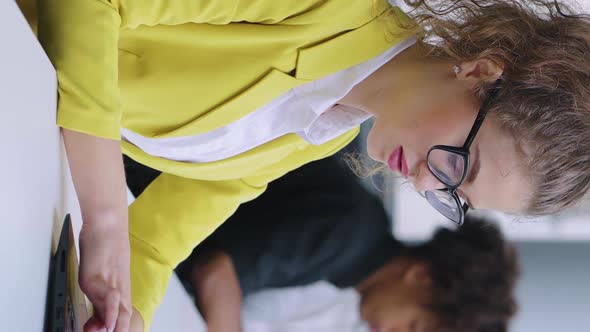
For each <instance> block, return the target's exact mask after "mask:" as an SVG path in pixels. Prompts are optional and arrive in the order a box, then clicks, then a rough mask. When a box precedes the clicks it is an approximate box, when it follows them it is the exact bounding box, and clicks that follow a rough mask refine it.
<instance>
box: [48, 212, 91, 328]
mask: <svg viewBox="0 0 590 332" xmlns="http://www.w3.org/2000/svg"><path fill="white" fill-rule="evenodd" d="M49 266H50V272H49V285H48V297H47V308H46V319H45V332H78V331H82V330H83V329H82V328H83V326H84V323H85V322H86V320H87V319H88V310H87V306H86V299H85V297H84V294H83V293H82V291H81V290H80V287H79V285H78V256H77V254H76V246H75V240H74V231H73V229H72V222H71V218H70V215H69V214H68V215H66V217H65V220H64V222H63V226H62V229H61V233H60V236H59V241H58V244H57V249H56V251H55V253H54V254H53V256H52V257H51V262H50V264H49Z"/></svg>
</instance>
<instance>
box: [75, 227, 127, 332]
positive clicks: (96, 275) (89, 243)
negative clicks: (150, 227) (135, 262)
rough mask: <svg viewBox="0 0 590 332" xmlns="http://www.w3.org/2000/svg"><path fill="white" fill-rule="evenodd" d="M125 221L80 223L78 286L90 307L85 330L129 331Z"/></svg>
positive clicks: (88, 331) (91, 331) (86, 331)
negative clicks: (89, 315) (90, 310)
mask: <svg viewBox="0 0 590 332" xmlns="http://www.w3.org/2000/svg"><path fill="white" fill-rule="evenodd" d="M129 259H130V258H129V235H128V226H127V222H126V221H125V222H116V223H108V222H96V223H84V225H83V226H82V231H81V232H80V280H79V281H80V287H81V288H82V291H83V292H84V293H85V294H86V296H88V299H89V300H90V302H92V304H93V306H94V313H93V315H92V317H91V318H90V320H88V322H87V323H86V324H85V325H84V331H85V332H95V331H115V332H127V331H129V324H130V319H131V313H132V307H131V285H130V276H129Z"/></svg>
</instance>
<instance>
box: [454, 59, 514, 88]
mask: <svg viewBox="0 0 590 332" xmlns="http://www.w3.org/2000/svg"><path fill="white" fill-rule="evenodd" d="M457 66H458V70H456V75H457V79H459V80H462V81H466V82H468V83H470V84H471V85H473V86H475V85H476V84H478V83H480V82H482V81H483V82H488V83H493V82H495V81H496V80H497V79H498V78H499V77H500V76H502V73H503V72H504V66H503V65H499V64H497V63H495V62H493V61H492V60H489V59H477V60H474V61H466V62H462V63H460V64H458V65H457Z"/></svg>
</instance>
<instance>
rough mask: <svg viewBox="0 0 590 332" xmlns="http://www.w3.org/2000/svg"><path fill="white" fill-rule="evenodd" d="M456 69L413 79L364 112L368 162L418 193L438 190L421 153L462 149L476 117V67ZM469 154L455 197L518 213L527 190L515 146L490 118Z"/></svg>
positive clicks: (476, 205) (377, 97)
mask: <svg viewBox="0 0 590 332" xmlns="http://www.w3.org/2000/svg"><path fill="white" fill-rule="evenodd" d="M461 67H463V69H462V71H463V72H462V73H460V74H457V75H452V74H451V75H446V76H445V75H429V73H427V72H418V73H414V74H413V75H410V78H409V79H406V80H405V81H404V84H403V85H400V84H398V85H396V86H395V87H391V90H389V91H388V90H387V88H385V89H383V91H382V92H381V93H379V94H376V95H374V96H373V98H372V99H371V101H370V106H369V107H368V108H367V110H369V111H370V112H371V113H372V114H373V115H374V125H373V128H372V129H371V132H370V134H369V137H368V143H367V145H368V146H367V148H368V153H369V155H370V157H371V158H373V159H374V160H376V161H379V162H382V163H384V164H386V165H388V166H389V168H391V169H392V170H393V171H394V172H398V173H399V174H400V175H402V176H403V177H405V178H407V179H408V180H409V181H410V182H412V183H413V184H414V186H415V188H416V189H417V190H418V191H425V190H434V189H441V188H443V187H444V186H443V185H442V184H441V183H440V182H439V181H438V180H437V179H436V178H435V177H434V176H433V175H432V173H431V172H430V171H429V169H428V167H427V162H426V155H427V152H428V150H429V149H430V148H431V147H432V146H434V145H450V146H456V147H461V146H463V144H464V142H465V139H466V138H467V136H468V133H469V131H470V129H471V127H472V125H473V123H474V121H475V118H476V116H477V113H478V110H479V107H480V102H479V101H478V99H477V98H476V97H475V96H474V94H473V92H472V91H473V88H472V86H473V84H472V83H473V81H474V80H475V78H474V76H473V75H474V74H473V72H475V71H477V72H475V74H479V75H481V66H479V67H478V65H473V64H472V63H466V64H462V66H461ZM466 71H470V72H466ZM470 73H471V74H470ZM470 82H471V83H470ZM470 152H471V167H470V169H469V173H468V174H469V175H468V177H467V180H466V181H465V182H464V183H463V184H462V185H461V186H460V187H459V190H458V194H459V195H460V196H462V197H463V198H464V199H465V200H467V202H469V205H470V207H472V208H480V209H494V210H499V211H503V212H509V213H519V212H523V211H524V210H525V209H526V207H527V201H528V198H529V197H530V193H531V190H532V184H531V181H530V180H529V179H528V176H527V173H526V170H525V167H524V162H523V161H524V160H523V157H522V153H519V150H518V147H517V144H516V143H515V141H514V139H512V138H511V137H510V136H509V135H507V134H505V133H503V132H502V131H501V130H500V129H499V128H498V127H497V125H496V122H495V121H494V119H493V117H491V116H489V117H488V118H486V119H485V120H484V122H483V125H482V127H481V129H480V130H479V132H478V134H477V136H476V138H475V141H474V142H473V144H472V145H471V148H470ZM396 156H397V157H396ZM398 160H399V162H398Z"/></svg>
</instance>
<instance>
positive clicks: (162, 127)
mask: <svg viewBox="0 0 590 332" xmlns="http://www.w3.org/2000/svg"><path fill="white" fill-rule="evenodd" d="M388 9H391V8H390V7H389V5H388V4H387V3H386V1H385V0H292V1H288V0H283V1H277V0H247V1H239V0H200V1H199V0H173V1H171V0H150V1H146V0H111V1H108V0H45V1H40V2H39V8H38V10H39V28H38V34H39V39H40V40H41V42H42V44H43V46H44V48H45V50H46V51H47V53H48V55H49V57H50V59H51V60H52V61H53V63H54V65H55V67H56V69H57V71H58V79H59V83H60V85H59V97H60V99H59V108H58V124H59V125H60V126H62V127H64V128H69V129H72V130H76V131H80V132H85V133H89V134H92V135H96V136H101V137H105V138H111V139H120V130H121V127H124V128H127V129H130V130H132V131H134V132H137V133H139V134H142V135H144V136H148V137H178V136H185V135H195V134H199V133H204V132H207V131H209V130H212V129H215V128H218V127H221V126H224V125H226V124H228V123H231V122H233V121H235V120H237V119H239V118H240V117H243V116H244V115H246V114H248V113H249V112H252V111H254V110H256V109H257V108H259V107H260V106H262V105H264V104H265V103H267V102H269V101H271V100H272V99H274V98H275V97H277V96H280V95H281V94H283V93H285V92H287V91H288V90H289V89H291V88H293V87H295V86H298V85H300V84H303V83H306V82H309V81H312V80H315V79H318V78H321V77H323V76H326V75H328V74H330V73H334V72H336V71H339V70H342V69H345V68H347V67H350V66H353V65H355V64H358V63H361V62H363V61H366V60H368V59H370V58H372V57H375V56H377V55H378V54H380V53H382V52H384V51H385V50H387V49H388V48H390V47H391V46H393V45H395V44H396V43H398V42H399V41H401V40H402V39H404V38H407V37H408V36H409V35H410V34H412V33H414V31H413V30H411V29H407V28H402V27H401V26H406V27H409V26H411V25H412V24H411V21H410V20H409V18H408V17H407V16H405V15H404V14H403V13H402V12H401V11H400V10H399V9H397V8H394V9H393V11H389V10H388ZM386 20H394V21H396V22H398V23H400V24H401V26H400V27H398V28H397V29H394V30H395V31H391V29H389V30H388V29H387V27H391V24H388V23H387V22H385V21H386ZM357 132H358V128H357V129H355V130H351V131H349V132H347V133H346V134H344V135H342V136H341V137H338V138H336V139H334V140H332V141H330V142H328V143H325V144H323V145H319V146H313V145H310V144H308V143H307V142H305V141H304V140H303V139H301V138H300V137H299V136H297V135H295V134H291V135H286V136H283V137H280V138H278V139H275V140H273V141H271V142H269V143H267V144H264V145H262V146H259V147H257V148H254V149H252V150H250V151H248V152H245V153H242V154H240V155H238V156H235V157H232V158H228V159H225V160H220V161H216V162H209V163H200V164H193V163H183V162H175V161H170V160H166V159H162V158H157V157H153V156H150V155H147V154H145V153H143V152H142V151H141V150H139V149H138V148H137V147H135V146H133V145H131V144H129V143H127V142H122V148H123V152H124V153H125V154H127V155H129V156H130V157H131V158H133V159H135V160H137V161H139V162H140V163H142V164H145V165H148V166H150V167H152V168H155V169H158V170H161V171H162V172H163V174H162V175H161V176H159V177H158V178H157V179H156V180H155V181H154V182H153V183H152V184H151V185H150V186H149V187H148V188H147V189H146V190H145V191H144V193H143V194H142V195H141V196H140V197H138V199H137V200H136V201H135V202H134V203H133V204H132V205H131V206H130V210H129V223H130V241H131V250H132V252H131V279H132V280H131V281H132V296H133V305H134V307H135V308H136V309H137V310H138V311H139V312H140V314H141V315H142V318H143V320H144V322H145V326H146V330H147V329H148V327H149V326H150V322H151V319H152V315H153V313H154V311H155V309H156V308H157V306H158V304H159V303H160V301H161V299H162V297H163V295H164V292H165V290H166V287H167V283H168V280H169V278H170V275H171V273H172V271H173V268H174V267H175V266H176V265H177V264H178V263H179V262H180V261H182V260H183V259H184V258H186V257H187V256H188V255H189V254H190V252H191V250H192V249H193V248H194V247H195V246H196V245H197V244H198V243H199V242H200V241H202V240H203V239H204V238H205V237H206V236H208V235H209V234H210V233H211V232H213V231H214V230H215V228H216V227H218V226H219V225H220V224H221V223H222V222H223V221H224V220H226V219H227V218H228V217H229V216H230V215H231V214H232V213H233V212H234V211H235V210H236V209H237V207H238V206H239V205H240V204H241V203H243V202H246V201H248V200H251V199H254V198H255V197H257V196H258V195H260V194H261V193H262V192H263V191H264V190H265V189H266V185H267V184H268V183H269V182H270V181H272V180H274V179H276V178H278V177H280V176H281V175H283V174H285V173H287V172H289V171H291V170H293V169H295V168H297V167H299V166H301V165H303V164H305V163H308V162H310V161H313V160H317V159H320V158H324V157H326V156H329V155H331V154H333V153H335V152H336V151H338V150H339V149H341V148H342V147H344V146H345V145H346V144H347V143H348V142H349V141H351V140H352V139H353V138H354V136H355V135H356V134H357Z"/></svg>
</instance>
